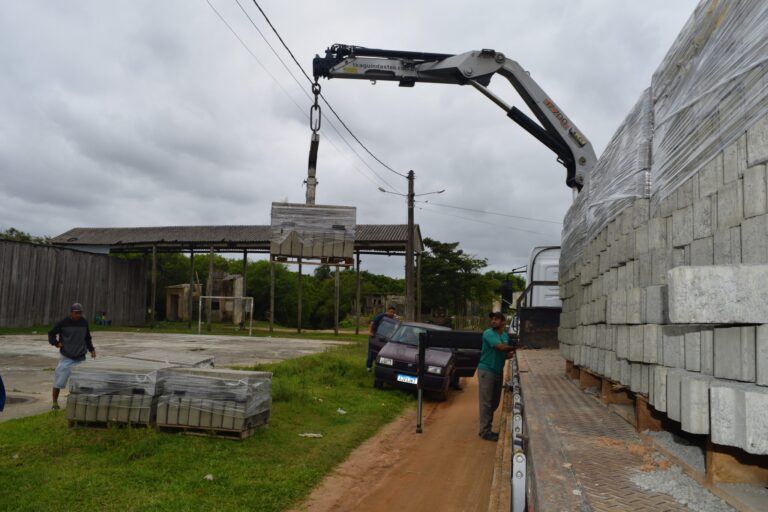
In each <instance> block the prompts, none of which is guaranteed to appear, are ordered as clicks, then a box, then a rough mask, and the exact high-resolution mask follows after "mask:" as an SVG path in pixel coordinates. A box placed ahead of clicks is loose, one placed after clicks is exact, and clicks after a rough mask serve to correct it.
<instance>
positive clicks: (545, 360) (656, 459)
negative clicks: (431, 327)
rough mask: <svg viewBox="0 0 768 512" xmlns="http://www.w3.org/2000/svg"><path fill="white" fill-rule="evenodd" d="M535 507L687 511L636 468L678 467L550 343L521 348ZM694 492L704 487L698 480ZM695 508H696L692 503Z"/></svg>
mask: <svg viewBox="0 0 768 512" xmlns="http://www.w3.org/2000/svg"><path fill="white" fill-rule="evenodd" d="M519 355H520V363H521V365H520V366H521V385H522V388H523V394H524V403H525V414H526V421H527V425H528V435H529V439H530V444H529V447H530V450H531V458H532V460H533V468H534V470H533V472H534V477H535V481H536V489H537V496H536V501H537V503H538V505H539V507H538V510H557V511H568V510H574V511H576V510H578V511H583V510H593V511H633V512H635V511H637V512H640V511H662V510H690V509H689V508H687V507H686V506H685V505H682V504H680V503H678V502H677V501H676V500H675V499H673V498H672V497H671V496H669V495H666V494H660V493H657V492H653V491H650V490H643V489H642V488H641V487H639V486H638V485H636V484H635V483H633V481H636V480H637V479H638V475H640V476H642V475H644V474H652V473H656V472H660V471H661V472H669V473H670V474H671V473H673V472H670V471H668V470H670V469H675V470H676V468H674V465H673V464H671V463H670V461H669V460H667V459H666V458H665V457H664V456H663V455H661V454H660V453H658V452H656V451H654V450H653V449H652V448H650V447H649V446H648V445H646V444H645V443H643V441H642V440H641V439H640V437H639V436H638V434H637V433H636V432H635V429H634V428H633V427H632V426H631V425H629V424H628V423H627V422H626V421H624V420H623V419H621V417H619V416H618V415H616V414H614V413H613V412H611V411H610V410H609V409H608V408H607V407H605V406H603V404H601V403H600V402H599V401H598V399H597V398H596V397H595V396H592V395H590V394H589V393H585V392H584V391H582V390H581V389H579V387H578V386H577V385H575V384H574V383H573V382H571V381H570V380H569V379H568V378H567V377H566V376H565V360H564V359H563V358H562V357H560V355H559V353H558V352H557V351H555V350H526V351H520V352H519ZM696 492H700V493H708V491H707V490H706V489H704V488H703V487H702V486H698V488H697V489H696ZM693 510H696V509H695V508H694V509H693Z"/></svg>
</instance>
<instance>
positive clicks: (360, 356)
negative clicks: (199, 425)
mask: <svg viewBox="0 0 768 512" xmlns="http://www.w3.org/2000/svg"><path fill="white" fill-rule="evenodd" d="M364 358H365V346H364V344H362V343H356V344H353V345H348V346H343V347H339V348H334V349H331V350H329V351H327V352H324V353H321V354H315V355H311V356H306V357H302V358H299V359H293V360H290V361H284V362H281V363H276V364H271V365H261V366H259V367H258V368H254V369H259V370H268V371H272V372H274V378H273V391H272V395H273V406H272V417H271V419H270V425H269V427H267V428H263V429H259V430H258V431H257V433H256V434H255V435H254V436H252V437H250V438H248V439H246V440H244V441H232V440H226V439H216V438H206V437H192V436H184V435H181V434H164V433H157V432H155V431H154V430H151V429H146V428H134V429H131V428H113V429H109V430H93V429H86V428H75V429H70V428H68V427H67V425H66V420H65V418H64V413H63V411H62V412H50V413H45V414H41V415H39V416H32V417H28V418H23V419H19V420H11V421H7V422H4V423H0V488H1V489H2V491H0V510H14V511H17V510H18V511H38V510H46V511H59V510H61V511H64V510H66V511H77V510H87V511H92V510H99V511H111V510H115V511H118V510H119V511H125V510H160V511H163V510H168V511H174V512H175V511H187V510H190V511H192V510H206V511H214V510H227V511H228V510H258V511H276V510H285V509H286V508H288V507H290V506H291V505H295V504H296V503H297V502H299V501H300V500H302V499H303V498H305V497H306V496H307V495H308V493H309V492H310V490H311V489H312V488H313V487H314V486H315V485H316V484H317V483H318V482H319V481H320V480H321V478H322V477H323V476H324V475H325V474H327V473H328V472H329V470H331V469H332V468H333V467H334V466H335V465H337V464H338V463H339V462H341V461H342V460H344V459H345V458H346V457H347V455H348V454H349V453H350V452H351V451H352V450H353V449H354V448H355V447H357V446H358V445H359V444H361V443H362V442H363V441H364V440H365V439H367V438H369V437H370V436H371V435H373V434H374V433H375V432H376V431H377V430H378V429H379V428H380V427H381V426H382V425H384V424H386V423H388V422H389V421H391V420H392V419H393V418H394V417H396V416H397V415H398V414H400V413H401V412H402V411H403V410H404V409H405V408H406V407H407V406H408V404H410V403H412V401H413V398H412V397H411V395H409V394H405V393H401V392H398V391H394V390H392V391H381V390H375V389H373V386H372V382H371V375H370V374H369V373H367V372H366V371H365V369H364V360H365V359H364ZM338 408H342V409H344V410H345V411H347V414H344V415H342V414H339V413H338V412H337V409H338ZM303 432H318V433H321V434H323V438H322V439H307V438H302V437H299V434H301V433H303ZM208 474H212V475H213V477H214V480H213V481H207V480H205V479H204V476H205V475H208Z"/></svg>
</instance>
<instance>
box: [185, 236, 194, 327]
mask: <svg viewBox="0 0 768 512" xmlns="http://www.w3.org/2000/svg"><path fill="white" fill-rule="evenodd" d="M187 307H188V308H189V309H188V310H187V328H188V329H191V328H192V317H193V316H194V312H195V250H194V249H193V248H192V246H190V247H189V301H188V304H187Z"/></svg>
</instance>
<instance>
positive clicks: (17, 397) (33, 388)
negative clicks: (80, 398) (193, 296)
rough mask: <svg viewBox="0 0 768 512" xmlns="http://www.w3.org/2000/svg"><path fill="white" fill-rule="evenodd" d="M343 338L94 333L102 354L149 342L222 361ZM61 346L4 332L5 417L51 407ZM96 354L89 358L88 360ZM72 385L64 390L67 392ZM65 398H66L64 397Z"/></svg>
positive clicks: (0, 357)
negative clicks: (8, 334) (6, 396)
mask: <svg viewBox="0 0 768 512" xmlns="http://www.w3.org/2000/svg"><path fill="white" fill-rule="evenodd" d="M343 343H345V342H337V341H316V340H298V339H288V338H256V337H253V338H247V337H242V336H209V335H205V334H202V335H196V334H192V335H189V334H153V333H135V332H98V333H95V334H94V336H93V344H94V346H95V348H96V355H97V357H101V356H122V355H125V354H129V353H131V352H138V351H140V350H145V349H148V348H160V349H163V350H168V351H181V352H195V353H198V354H201V355H202V354H205V355H209V354H210V355H213V356H214V357H215V358H216V366H217V367H226V366H234V365H243V366H244V365H252V364H255V363H267V362H272V361H281V360H285V359H291V358H294V357H299V356H303V355H307V354H312V353H316V352H322V351H323V350H325V349H326V347H329V346H332V345H337V344H343ZM58 359H59V355H58V351H57V350H56V349H55V348H53V347H51V346H50V345H49V344H48V338H47V335H46V333H39V334H29V335H26V334H24V335H12V336H0V375H1V376H2V377H3V382H4V384H5V389H6V391H7V393H8V399H9V400H8V403H6V406H5V411H3V412H1V413H0V421H5V420H9V419H12V418H20V417H23V416H29V415H32V414H39V413H41V412H44V411H46V410H49V409H50V407H51V385H52V382H53V368H54V367H55V366H56V364H57V363H58ZM89 361H90V356H89V357H88V360H86V362H85V363H83V364H88V362H89ZM65 396H66V391H63V392H62V397H65ZM59 403H64V402H63V401H62V399H61V398H59Z"/></svg>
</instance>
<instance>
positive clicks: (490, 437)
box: [480, 432, 499, 442]
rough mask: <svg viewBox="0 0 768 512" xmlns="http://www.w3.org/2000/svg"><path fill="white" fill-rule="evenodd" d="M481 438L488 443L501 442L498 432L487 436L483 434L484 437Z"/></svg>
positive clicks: (489, 433)
mask: <svg viewBox="0 0 768 512" xmlns="http://www.w3.org/2000/svg"><path fill="white" fill-rule="evenodd" d="M480 437H482V438H483V439H485V440H486V441H493V442H496V441H498V440H499V434H497V433H496V432H488V433H487V434H483V435H482V436H480Z"/></svg>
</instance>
